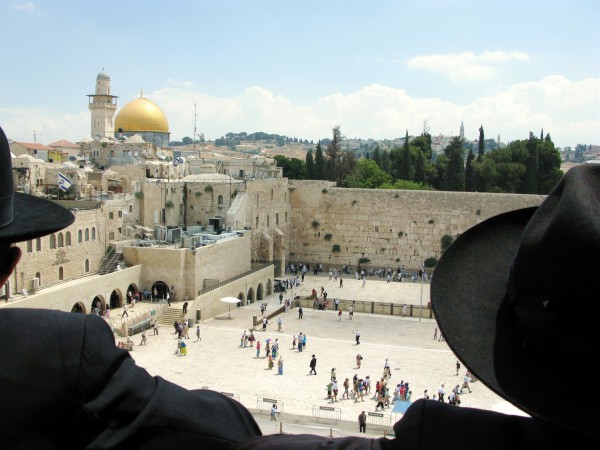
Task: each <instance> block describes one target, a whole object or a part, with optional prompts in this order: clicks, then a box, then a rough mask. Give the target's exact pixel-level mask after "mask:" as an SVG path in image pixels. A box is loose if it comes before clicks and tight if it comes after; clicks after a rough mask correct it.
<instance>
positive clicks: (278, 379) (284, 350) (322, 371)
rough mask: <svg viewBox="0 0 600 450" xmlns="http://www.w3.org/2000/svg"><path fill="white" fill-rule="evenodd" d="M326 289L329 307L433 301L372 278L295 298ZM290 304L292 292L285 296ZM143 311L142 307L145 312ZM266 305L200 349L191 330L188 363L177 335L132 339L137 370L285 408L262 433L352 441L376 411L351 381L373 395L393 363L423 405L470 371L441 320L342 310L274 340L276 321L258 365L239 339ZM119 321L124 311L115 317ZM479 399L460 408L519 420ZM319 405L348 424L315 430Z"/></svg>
mask: <svg viewBox="0 0 600 450" xmlns="http://www.w3.org/2000/svg"><path fill="white" fill-rule="evenodd" d="M321 286H323V287H324V288H325V289H326V290H327V292H328V294H329V295H328V299H334V298H340V299H350V300H368V301H376V302H387V303H390V302H394V303H398V304H413V305H419V304H420V303H422V304H423V305H426V304H427V302H428V301H429V284H428V283H423V284H421V283H418V282H417V283H411V282H408V283H405V282H402V283H397V282H396V283H394V282H392V283H387V282H386V281H385V280H384V279H378V278H375V279H369V280H367V282H366V286H365V287H364V288H363V287H362V281H358V280H355V279H354V278H344V286H343V287H342V288H340V287H339V281H334V280H329V279H328V276H324V275H319V276H314V275H308V276H307V277H306V278H305V281H304V283H302V285H301V286H300V287H297V288H295V289H294V295H301V296H304V295H309V294H310V292H311V290H312V289H313V288H315V289H316V290H317V291H320V287H321ZM290 296H291V292H290V291H288V295H287V297H290ZM264 302H266V303H269V306H268V307H267V311H272V310H273V309H274V307H275V305H279V299H278V294H274V295H271V296H270V297H269V298H267V299H266V300H265V301H264ZM143 306H144V304H138V305H136V309H138V307H143ZM259 307H260V303H253V304H250V305H248V306H245V307H239V308H235V307H234V308H232V309H231V317H230V318H229V317H228V314H227V313H225V314H224V315H223V316H220V317H215V318H213V319H210V320H206V321H204V322H202V323H201V324H200V327H201V340H200V341H196V336H195V328H194V330H190V339H189V340H187V343H188V347H187V349H188V354H187V356H177V355H175V350H176V346H177V337H176V335H175V334H174V328H173V327H167V326H161V327H160V330H159V335H158V336H154V335H152V331H151V330H149V331H148V332H147V334H148V344H147V346H139V345H138V344H139V343H140V341H141V337H140V335H136V336H134V337H133V338H132V339H133V341H134V344H135V345H134V350H133V351H132V352H131V355H132V356H133V357H134V359H135V360H136V362H137V364H138V365H140V366H142V367H144V368H146V370H148V372H149V373H150V374H152V375H158V376H161V377H163V378H165V379H167V380H169V381H172V382H174V383H176V384H179V385H181V386H183V387H185V388H188V389H196V388H208V389H213V390H216V391H220V392H227V393H231V394H234V395H235V397H236V398H237V399H239V401H240V402H241V403H242V404H244V405H245V406H246V407H247V408H249V409H250V410H252V411H253V412H257V410H258V409H260V408H262V407H264V408H267V407H268V406H269V405H268V404H267V403H266V402H263V401H262V400H263V399H276V400H278V402H279V403H280V404H282V405H283V406H282V408H281V409H282V410H283V411H282V414H281V417H280V423H282V424H283V425H281V424H280V423H277V424H276V423H275V422H269V417H268V415H261V414H258V413H257V414H256V417H257V420H258V421H259V424H260V425H261V428H262V429H263V432H265V433H272V432H277V431H279V430H280V427H282V428H281V430H282V431H284V432H293V433H296V432H298V433H299V432H310V433H317V434H329V433H330V432H332V431H331V430H330V428H333V434H334V436H335V435H348V434H355V433H356V432H357V431H358V430H357V428H358V427H357V426H356V421H357V417H358V415H359V414H360V412H361V411H362V410H364V411H365V412H375V400H373V399H372V396H373V394H372V395H371V396H369V397H367V398H365V401H364V402H355V401H354V400H352V399H351V400H341V394H342V393H343V387H342V384H343V381H344V379H345V378H349V379H350V381H352V377H353V376H354V374H358V375H359V377H362V378H364V377H366V376H367V375H370V377H371V380H372V386H373V392H374V386H375V382H376V381H377V380H378V379H379V378H380V377H381V376H382V373H383V367H384V363H385V359H386V358H388V359H389V362H390V367H391V371H392V378H391V380H390V386H391V391H393V387H394V386H396V384H398V383H400V382H401V381H408V382H409V383H410V389H411V391H412V400H416V399H418V398H421V397H423V391H424V390H425V389H428V390H429V393H430V395H433V394H435V393H437V390H438V388H439V387H440V385H441V384H444V385H445V388H446V392H449V391H450V390H451V389H452V387H453V386H455V385H456V384H462V378H463V375H464V373H465V368H464V367H462V368H461V370H460V373H459V376H457V375H456V357H455V356H454V355H453V353H452V352H451V351H450V349H449V348H448V346H447V345H446V343H445V342H444V341H441V342H440V341H438V340H434V339H433V335H434V330H435V328H436V327H437V324H436V322H435V320H432V319H427V318H419V317H416V318H413V317H397V316H383V315H373V314H365V313H354V318H353V319H352V320H350V318H349V315H348V312H347V311H343V315H342V320H341V321H340V320H339V319H338V315H337V312H336V311H332V310H330V311H319V310H313V309H308V308H304V318H303V319H299V318H298V313H297V310H296V309H292V310H291V311H290V312H289V313H284V314H282V320H283V326H282V330H281V331H277V323H276V318H273V319H271V320H270V321H269V325H268V327H267V331H266V332H263V331H262V327H260V326H259V327H258V328H260V329H258V330H256V331H255V332H254V334H255V336H256V339H257V340H259V341H261V343H262V344H263V349H261V357H260V358H256V349H255V348H252V347H249V346H248V347H245V348H244V347H240V337H241V335H242V333H243V331H244V330H250V329H251V327H252V316H254V315H258V316H260V310H259ZM114 314H118V310H115V311H114ZM357 329H359V330H360V332H361V339H360V342H361V343H360V345H356V342H355V331H356V330H357ZM299 332H302V333H304V334H306V335H307V348H306V350H305V351H304V352H302V353H300V352H298V351H297V349H292V336H293V335H294V334H296V335H297V334H298V333H299ZM267 338H270V339H272V340H275V339H278V340H279V343H280V346H279V347H280V354H281V356H282V357H283V359H284V374H283V375H281V376H279V375H277V366H275V367H274V368H273V370H269V369H268V367H267V359H266V358H265V357H264V356H265V353H264V341H265V339H267ZM357 353H361V354H362V356H363V357H364V359H363V361H362V367H361V368H360V369H357V367H356V354H357ZM312 354H315V355H316V357H317V375H316V376H315V375H309V361H310V359H311V355H312ZM332 368H335V369H336V372H337V379H338V381H339V385H340V395H339V398H340V400H339V401H338V402H337V403H332V402H331V401H330V400H327V395H326V385H327V383H328V382H329V379H330V372H331V369H332ZM471 389H472V391H473V392H472V393H471V394H469V393H465V394H464V395H462V397H461V400H462V405H461V407H476V408H483V409H490V410H499V411H508V412H512V413H517V410H516V409H514V408H513V407H511V406H510V405H509V404H508V403H507V402H505V401H503V400H502V399H501V398H500V397H498V396H497V395H496V394H494V393H492V392H491V391H490V390H489V389H487V388H486V387H485V386H483V385H482V384H481V382H475V383H473V384H472V385H471ZM319 406H327V407H333V408H335V409H336V410H338V409H339V414H340V415H341V422H336V423H332V422H329V421H323V420H320V421H316V420H315V419H314V418H313V408H314V407H317V408H318V407H319ZM383 414H384V419H385V420H387V419H388V418H389V419H396V418H399V417H400V416H398V417H395V416H394V417H391V408H390V409H387V410H385V411H384V412H383ZM369 434H370V435H372V436H381V435H382V431H381V429H380V428H377V427H368V431H367V435H369Z"/></svg>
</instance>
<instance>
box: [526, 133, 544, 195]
mask: <svg viewBox="0 0 600 450" xmlns="http://www.w3.org/2000/svg"><path fill="white" fill-rule="evenodd" d="M527 151H528V153H529V155H528V158H527V165H526V171H525V177H524V179H523V190H522V193H523V194H538V193H539V190H540V168H539V163H540V159H539V152H540V149H539V139H538V138H536V137H535V136H534V134H533V133H532V132H531V131H530V132H529V140H528V141H527Z"/></svg>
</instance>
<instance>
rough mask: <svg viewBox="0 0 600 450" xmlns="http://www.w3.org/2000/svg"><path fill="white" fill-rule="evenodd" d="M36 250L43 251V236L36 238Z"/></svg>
mask: <svg viewBox="0 0 600 450" xmlns="http://www.w3.org/2000/svg"><path fill="white" fill-rule="evenodd" d="M35 251H36V252H41V251H42V238H37V239H36V240H35Z"/></svg>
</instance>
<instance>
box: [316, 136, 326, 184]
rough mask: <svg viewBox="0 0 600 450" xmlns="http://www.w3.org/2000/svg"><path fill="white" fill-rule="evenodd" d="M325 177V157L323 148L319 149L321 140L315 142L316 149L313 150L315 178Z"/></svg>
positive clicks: (321, 178) (322, 178)
mask: <svg viewBox="0 0 600 450" xmlns="http://www.w3.org/2000/svg"><path fill="white" fill-rule="evenodd" d="M324 179H325V157H324V156H323V150H322V149H321V141H319V142H318V143H317V150H316V151H315V180H324Z"/></svg>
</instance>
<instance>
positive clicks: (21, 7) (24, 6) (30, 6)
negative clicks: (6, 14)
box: [10, 2, 37, 12]
mask: <svg viewBox="0 0 600 450" xmlns="http://www.w3.org/2000/svg"><path fill="white" fill-rule="evenodd" d="M10 7H11V8H12V9H15V10H17V11H28V12H34V11H35V10H36V9H37V6H35V4H34V3H33V2H26V3H11V4H10Z"/></svg>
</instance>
